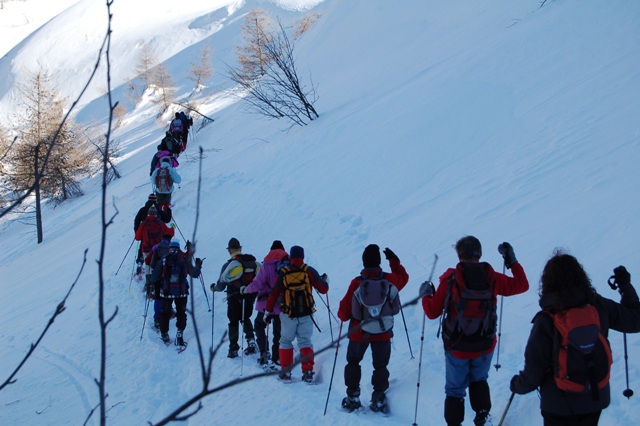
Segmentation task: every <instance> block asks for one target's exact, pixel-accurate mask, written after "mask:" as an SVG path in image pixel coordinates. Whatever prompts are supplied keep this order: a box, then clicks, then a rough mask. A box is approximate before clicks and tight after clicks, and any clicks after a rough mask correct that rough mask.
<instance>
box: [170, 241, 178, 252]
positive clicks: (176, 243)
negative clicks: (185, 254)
mask: <svg viewBox="0 0 640 426" xmlns="http://www.w3.org/2000/svg"><path fill="white" fill-rule="evenodd" d="M173 249H176V250H180V241H178V240H171V242H170V243H169V250H173Z"/></svg>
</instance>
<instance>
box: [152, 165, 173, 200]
mask: <svg viewBox="0 0 640 426" xmlns="http://www.w3.org/2000/svg"><path fill="white" fill-rule="evenodd" d="M172 186H173V178H172V177H171V172H170V171H169V168H168V167H160V168H159V169H157V171H156V191H157V192H159V193H161V194H169V193H170V192H171V187H172Z"/></svg>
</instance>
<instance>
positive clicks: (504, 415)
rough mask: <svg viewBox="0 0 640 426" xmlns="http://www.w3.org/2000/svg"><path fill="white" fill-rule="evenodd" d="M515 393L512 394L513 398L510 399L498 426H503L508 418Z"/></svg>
mask: <svg viewBox="0 0 640 426" xmlns="http://www.w3.org/2000/svg"><path fill="white" fill-rule="evenodd" d="M515 395H516V394H515V392H511V396H510V397H509V402H507V406H506V407H505V409H504V412H503V413H502V417H500V421H499V422H498V426H502V422H504V418H505V417H507V411H509V407H511V401H513V397H514V396H515Z"/></svg>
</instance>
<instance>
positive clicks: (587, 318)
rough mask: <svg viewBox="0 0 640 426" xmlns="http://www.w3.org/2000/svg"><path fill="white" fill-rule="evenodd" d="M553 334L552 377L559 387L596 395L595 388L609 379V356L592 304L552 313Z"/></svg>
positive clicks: (596, 390) (603, 384)
mask: <svg viewBox="0 0 640 426" xmlns="http://www.w3.org/2000/svg"><path fill="white" fill-rule="evenodd" d="M546 313H547V314H548V315H550V316H551V318H552V319H553V324H554V325H555V327H556V330H557V334H556V335H555V337H554V342H553V359H552V362H553V378H554V380H555V382H556V386H558V388H559V389H561V390H563V391H569V392H578V393H581V392H586V391H590V392H591V397H592V399H593V400H594V401H595V400H598V399H599V392H598V390H599V389H602V388H604V387H605V386H606V385H607V384H608V383H609V373H610V370H611V364H612V362H613V357H612V354H611V348H610V347H609V342H608V341H607V338H606V337H605V336H604V335H603V334H602V330H601V329H600V316H599V315H598V311H597V310H596V308H595V307H593V306H591V305H586V306H583V307H580V308H571V309H568V310H566V311H562V312H558V313H555V314H552V313H549V312H546Z"/></svg>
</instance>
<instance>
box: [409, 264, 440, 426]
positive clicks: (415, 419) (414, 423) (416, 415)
mask: <svg viewBox="0 0 640 426" xmlns="http://www.w3.org/2000/svg"><path fill="white" fill-rule="evenodd" d="M433 256H434V259H433V266H432V267H431V274H429V281H431V279H432V278H433V272H434V271H435V270H436V263H438V255H437V254H434V255H433ZM426 318H427V316H426V315H422V333H421V334H420V358H419V361H418V384H417V385H416V409H415V412H414V415H413V426H418V423H417V420H418V397H419V395H420V375H421V373H422V348H423V347H424V324H425V320H426Z"/></svg>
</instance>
